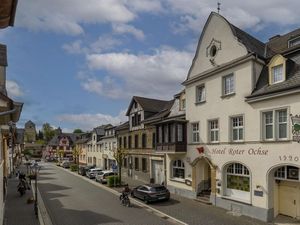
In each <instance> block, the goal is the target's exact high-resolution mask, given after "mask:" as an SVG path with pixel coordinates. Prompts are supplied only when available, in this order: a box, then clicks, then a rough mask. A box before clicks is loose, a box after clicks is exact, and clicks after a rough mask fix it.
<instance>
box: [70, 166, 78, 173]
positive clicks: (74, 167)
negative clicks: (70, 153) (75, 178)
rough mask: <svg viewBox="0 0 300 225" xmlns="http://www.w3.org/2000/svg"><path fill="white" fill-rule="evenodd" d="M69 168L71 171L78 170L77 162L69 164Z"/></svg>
mask: <svg viewBox="0 0 300 225" xmlns="http://www.w3.org/2000/svg"><path fill="white" fill-rule="evenodd" d="M70 169H71V171H73V172H75V171H78V165H77V164H71V166H70Z"/></svg>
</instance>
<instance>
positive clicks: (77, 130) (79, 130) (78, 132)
mask: <svg viewBox="0 0 300 225" xmlns="http://www.w3.org/2000/svg"><path fill="white" fill-rule="evenodd" d="M73 133H74V134H81V133H83V132H82V130H81V129H79V128H77V129H75V130H74V131H73Z"/></svg>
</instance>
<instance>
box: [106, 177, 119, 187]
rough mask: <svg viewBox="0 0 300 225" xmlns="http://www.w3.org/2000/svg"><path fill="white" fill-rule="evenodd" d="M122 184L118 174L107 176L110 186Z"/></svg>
mask: <svg viewBox="0 0 300 225" xmlns="http://www.w3.org/2000/svg"><path fill="white" fill-rule="evenodd" d="M119 184H120V179H119V177H118V176H109V177H107V185H108V186H109V187H114V186H115V185H116V186H118V185H119Z"/></svg>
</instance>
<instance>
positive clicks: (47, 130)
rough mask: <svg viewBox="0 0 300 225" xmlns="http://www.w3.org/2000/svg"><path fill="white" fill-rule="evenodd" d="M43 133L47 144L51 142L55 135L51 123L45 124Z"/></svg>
mask: <svg viewBox="0 0 300 225" xmlns="http://www.w3.org/2000/svg"><path fill="white" fill-rule="evenodd" d="M42 132H43V134H44V139H45V141H46V142H49V141H50V140H51V139H52V138H53V137H54V135H55V130H54V129H53V127H52V126H51V125H50V124H49V123H44V124H43V128H42Z"/></svg>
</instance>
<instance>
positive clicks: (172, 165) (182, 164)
mask: <svg viewBox="0 0 300 225" xmlns="http://www.w3.org/2000/svg"><path fill="white" fill-rule="evenodd" d="M179 161H180V162H181V163H180V164H181V165H180V166H179V165H178V164H179V163H178V162H179ZM174 169H180V170H183V177H182V178H181V177H175V176H174ZM171 178H172V179H178V180H184V178H185V165H184V162H183V160H181V159H176V160H173V161H172V162H171Z"/></svg>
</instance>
